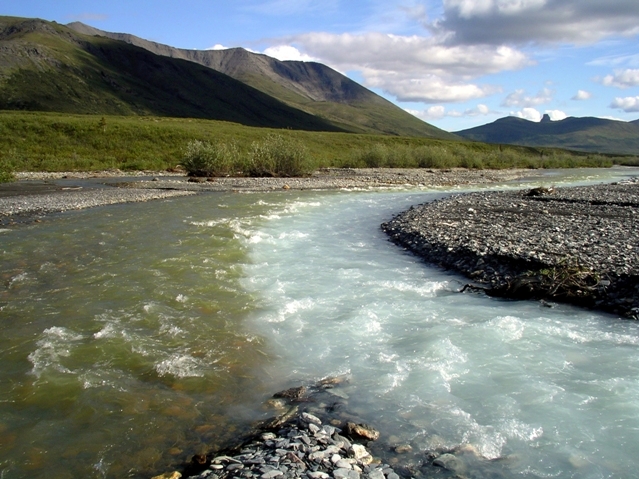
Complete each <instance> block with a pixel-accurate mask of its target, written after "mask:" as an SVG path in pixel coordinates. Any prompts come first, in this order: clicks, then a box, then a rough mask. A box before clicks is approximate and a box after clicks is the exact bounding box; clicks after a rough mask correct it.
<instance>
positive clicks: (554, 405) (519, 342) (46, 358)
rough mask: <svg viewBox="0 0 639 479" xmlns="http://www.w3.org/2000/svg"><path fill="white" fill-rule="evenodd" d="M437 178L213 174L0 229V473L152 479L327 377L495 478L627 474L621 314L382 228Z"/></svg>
mask: <svg viewBox="0 0 639 479" xmlns="http://www.w3.org/2000/svg"><path fill="white" fill-rule="evenodd" d="M626 174H627V171H626V170H621V169H615V170H602V171H594V172H593V171H591V170H572V171H563V172H546V173H545V175H546V176H545V177H544V178H543V179H542V180H540V182H542V183H544V184H549V183H553V184H556V185H561V184H577V183H579V184H583V183H588V182H599V181H612V180H614V179H619V178H622V177H624V176H625V175H626ZM530 184H537V183H527V184H517V183H511V184H507V185H501V186H500V187H505V188H514V187H526V186H528V185H530ZM451 191H454V192H458V191H462V190H458V189H455V190H444V189H442V190H427V189H415V188H406V189H402V188H396V189H388V190H361V191H329V192H326V191H324V192H321V191H306V192H294V191H285V192H284V191H282V192H271V193H255V194H233V193H210V194H202V195H198V196H195V197H185V198H178V199H172V200H161V201H154V202H149V203H139V204H126V205H115V206H108V207H99V208H92V209H88V210H83V211H76V212H69V213H63V214H58V215H55V216H51V217H48V218H46V219H45V220H44V221H43V222H41V223H34V224H29V225H22V226H20V227H17V228H13V229H6V230H2V231H0V253H1V255H2V262H1V265H0V279H1V281H2V283H1V285H0V334H1V338H2V345H1V346H0V384H1V385H2V386H1V387H0V478H2V479H9V478H27V477H28V478H34V479H35V478H77V477H84V478H122V477H134V478H143V477H150V476H152V475H155V474H159V473H161V472H164V471H166V470H171V469H174V468H177V467H178V466H179V465H180V464H181V463H182V462H184V461H186V460H188V459H189V458H190V456H192V455H193V454H194V453H199V452H206V451H208V450H210V449H211V448H213V447H219V446H222V445H224V443H225V442H226V441H228V440H229V439H231V438H233V437H234V436H236V435H238V434H240V433H241V432H242V431H243V428H245V427H246V426H247V425H248V424H250V423H251V422H252V421H254V420H256V419H259V418H263V417H265V416H266V415H268V414H269V411H266V410H265V409H264V407H263V403H264V401H265V400H266V399H267V398H268V397H270V395H272V394H273V393H275V392H277V391H279V390H282V389H285V388H287V387H292V386H297V385H300V384H308V383H312V382H314V381H317V380H319V379H321V378H324V377H327V376H334V375H348V377H349V378H350V382H349V384H348V386H346V388H345V391H346V393H347V395H348V406H349V408H350V409H351V410H353V411H355V412H356V413H357V414H358V416H359V417H361V418H363V419H365V420H366V421H367V422H369V423H370V424H372V425H374V426H375V427H376V428H377V429H379V430H380V431H381V432H382V438H381V439H380V441H389V440H390V439H389V438H393V439H392V440H393V441H398V442H400V443H410V444H411V445H413V447H414V449H421V450H429V449H437V448H440V449H446V448H450V449H452V448H455V447H457V446H460V445H467V444H468V445H471V446H472V448H473V449H474V450H476V451H477V452H478V454H480V455H481V456H482V457H483V458H484V459H485V460H486V463H487V464H488V465H490V464H497V465H498V470H499V473H500V474H501V476H499V477H504V475H505V477H526V478H546V477H557V478H573V477H578V478H593V479H594V478H613V477H633V476H634V475H635V474H636V465H637V458H638V457H639V349H638V346H639V325H638V324H637V323H635V322H632V321H628V320H622V319H620V318H617V317H615V316H611V315H607V314H603V313H598V312H592V311H586V310H581V309H578V308H575V307H570V306H564V305H556V306H555V307H553V308H548V307H545V306H544V305H542V304H540V303H538V302H513V301H505V300H496V299H491V298H487V297H484V296H481V295H477V294H459V293H457V290H458V289H459V288H460V286H461V285H462V284H463V283H464V280H463V278H461V277H459V276H457V275H455V274H452V273H450V272H447V271H442V270H440V269H437V268H435V267H431V266H429V265H426V264H424V263H423V262H422V261H420V260H419V259H418V258H416V257H414V256H412V255H410V254H407V253H406V252H404V251H402V250H401V249H400V248H398V247H397V246H395V245H393V244H392V243H390V242H389V241H388V240H387V238H386V237H385V235H384V234H383V233H382V232H381V230H380V227H379V225H380V224H381V223H382V222H384V221H385V220H388V219H389V218H390V217H391V216H392V215H393V214H395V213H398V212H400V211H403V210H405V209H407V208H408V207H409V206H410V205H413V204H418V203H423V202H425V201H429V200H433V199H435V198H438V197H441V196H442V195H445V194H449V193H450V192H451ZM491 467H493V469H494V467H497V466H487V469H486V470H487V471H488V472H486V474H489V472H490V471H491V470H492V469H491ZM441 477H446V476H444V475H442V476H441ZM482 477H483V476H482ZM486 477H490V476H486Z"/></svg>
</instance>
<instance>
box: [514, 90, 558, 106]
mask: <svg viewBox="0 0 639 479" xmlns="http://www.w3.org/2000/svg"><path fill="white" fill-rule="evenodd" d="M553 94H554V92H553V91H552V90H550V89H548V88H544V89H543V90H541V91H540V92H539V93H537V95H535V96H527V95H526V92H525V91H524V90H515V91H514V92H512V93H511V94H510V95H508V96H507V97H506V98H505V99H504V101H503V102H502V106H508V107H513V106H514V107H520V108H521V107H523V108H530V107H533V106H537V105H543V104H544V103H550V102H551V101H552V96H553Z"/></svg>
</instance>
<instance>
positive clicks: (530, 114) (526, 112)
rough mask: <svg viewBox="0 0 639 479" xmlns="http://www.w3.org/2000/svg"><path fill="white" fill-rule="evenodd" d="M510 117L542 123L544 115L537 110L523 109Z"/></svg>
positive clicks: (512, 113)
mask: <svg viewBox="0 0 639 479" xmlns="http://www.w3.org/2000/svg"><path fill="white" fill-rule="evenodd" d="M510 115H511V116H516V117H518V118H523V119H524V120H530V121H541V117H542V114H541V113H539V111H537V110H536V109H535V108H523V109H521V110H520V111H516V112H511V113H510Z"/></svg>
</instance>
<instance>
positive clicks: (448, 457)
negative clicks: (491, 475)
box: [433, 454, 466, 474]
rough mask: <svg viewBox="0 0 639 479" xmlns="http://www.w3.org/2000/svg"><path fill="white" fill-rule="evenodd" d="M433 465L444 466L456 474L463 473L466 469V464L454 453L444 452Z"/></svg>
mask: <svg viewBox="0 0 639 479" xmlns="http://www.w3.org/2000/svg"><path fill="white" fill-rule="evenodd" d="M433 465H435V466H438V467H442V468H444V469H446V470H447V471H451V472H454V473H456V474H461V473H463V472H464V471H465V470H466V465H465V464H464V463H463V462H462V460H461V459H459V458H458V457H457V456H454V455H452V454H442V455H441V456H439V457H438V458H437V459H435V460H434V461H433Z"/></svg>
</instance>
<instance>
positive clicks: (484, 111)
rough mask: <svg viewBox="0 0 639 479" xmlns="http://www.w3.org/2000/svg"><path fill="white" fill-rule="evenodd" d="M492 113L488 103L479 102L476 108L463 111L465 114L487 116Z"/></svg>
mask: <svg viewBox="0 0 639 479" xmlns="http://www.w3.org/2000/svg"><path fill="white" fill-rule="evenodd" d="M490 113H492V112H491V111H490V108H488V106H487V105H484V104H482V103H480V104H478V105H477V106H476V107H475V108H470V109H468V110H466V111H465V112H464V113H463V116H486V115H489V114H490Z"/></svg>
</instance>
